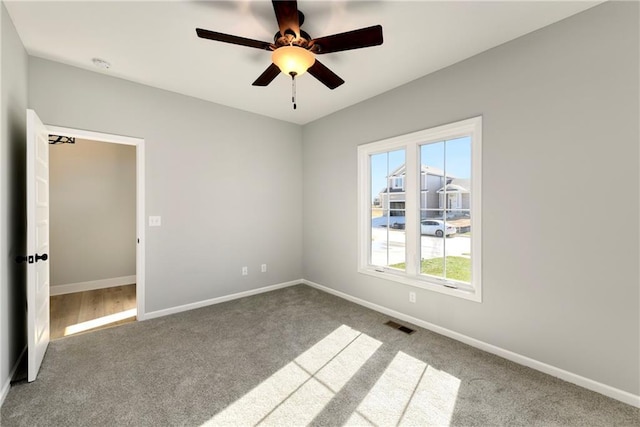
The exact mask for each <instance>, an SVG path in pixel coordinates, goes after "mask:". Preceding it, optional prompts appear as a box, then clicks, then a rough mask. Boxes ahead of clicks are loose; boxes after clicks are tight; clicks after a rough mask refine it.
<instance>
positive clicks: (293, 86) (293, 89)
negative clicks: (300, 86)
mask: <svg viewBox="0 0 640 427" xmlns="http://www.w3.org/2000/svg"><path fill="white" fill-rule="evenodd" d="M291 102H292V103H293V109H294V110H295V109H296V108H298V105H297V104H296V73H295V72H293V71H292V72H291Z"/></svg>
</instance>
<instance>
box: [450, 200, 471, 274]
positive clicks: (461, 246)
mask: <svg viewBox="0 0 640 427" xmlns="http://www.w3.org/2000/svg"><path fill="white" fill-rule="evenodd" d="M447 215H448V216H449V215H450V216H453V215H454V213H453V212H447ZM447 224H449V225H451V226H453V227H455V229H456V234H455V235H452V236H451V237H449V238H447V244H446V253H447V258H446V278H447V279H451V280H457V281H459V282H465V283H471V218H469V217H468V216H467V217H457V218H456V219H451V220H447Z"/></svg>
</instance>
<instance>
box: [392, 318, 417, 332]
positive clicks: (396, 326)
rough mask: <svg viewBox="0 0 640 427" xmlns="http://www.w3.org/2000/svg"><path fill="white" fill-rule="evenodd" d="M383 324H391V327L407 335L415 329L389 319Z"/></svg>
mask: <svg viewBox="0 0 640 427" xmlns="http://www.w3.org/2000/svg"><path fill="white" fill-rule="evenodd" d="M385 325H387V326H391V327H392V328H393V329H397V330H399V331H402V332H404V333H405V334H408V335H411V334H412V333H414V332H415V329H411V328H407V327H406V326H403V325H401V324H399V323H396V322H394V321H393V320H389V321H388V322H387V323H385Z"/></svg>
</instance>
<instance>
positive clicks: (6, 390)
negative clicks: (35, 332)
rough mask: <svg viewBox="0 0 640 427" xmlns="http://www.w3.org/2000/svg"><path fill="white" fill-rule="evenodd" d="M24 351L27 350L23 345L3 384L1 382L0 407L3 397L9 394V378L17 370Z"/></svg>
mask: <svg viewBox="0 0 640 427" xmlns="http://www.w3.org/2000/svg"><path fill="white" fill-rule="evenodd" d="M26 351H27V347H26V346H25V347H24V348H23V349H22V351H21V352H20V356H18V359H17V360H16V363H15V364H14V365H13V368H11V372H9V378H7V379H6V381H5V382H4V384H2V389H1V390H0V408H1V407H2V405H3V404H4V399H6V398H7V395H8V394H9V389H10V388H11V379H12V378H13V376H14V375H15V374H16V371H17V370H18V366H19V365H20V361H21V360H22V357H23V356H24V354H25V352H26Z"/></svg>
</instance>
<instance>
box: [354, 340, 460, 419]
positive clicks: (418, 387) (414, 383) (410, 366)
mask: <svg viewBox="0 0 640 427" xmlns="http://www.w3.org/2000/svg"><path fill="white" fill-rule="evenodd" d="M459 388H460V380H459V379H458V378H456V377H454V376H452V375H450V374H448V373H446V372H444V371H440V370H438V369H435V368H434V367H433V366H430V365H427V364H426V363H425V362H423V361H421V360H418V359H416V358H414V357H411V356H409V355H408V354H406V353H403V352H398V354H397V355H396V356H395V357H394V359H393V360H392V361H391V363H390V364H389V366H388V367H387V369H386V370H385V371H384V373H383V374H382V375H381V376H380V378H379V379H378V381H377V382H376V384H375V385H374V386H373V388H372V389H371V390H370V391H369V393H368V394H367V396H365V398H364V399H363V401H362V402H361V403H360V405H359V406H358V408H357V409H356V411H355V412H354V413H353V414H352V416H351V418H350V419H349V420H348V421H347V423H346V425H352V426H356V425H357V426H362V425H378V426H380V425H449V423H450V421H451V416H452V414H453V410H454V409H455V405H456V399H457V396H458V389H459Z"/></svg>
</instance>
